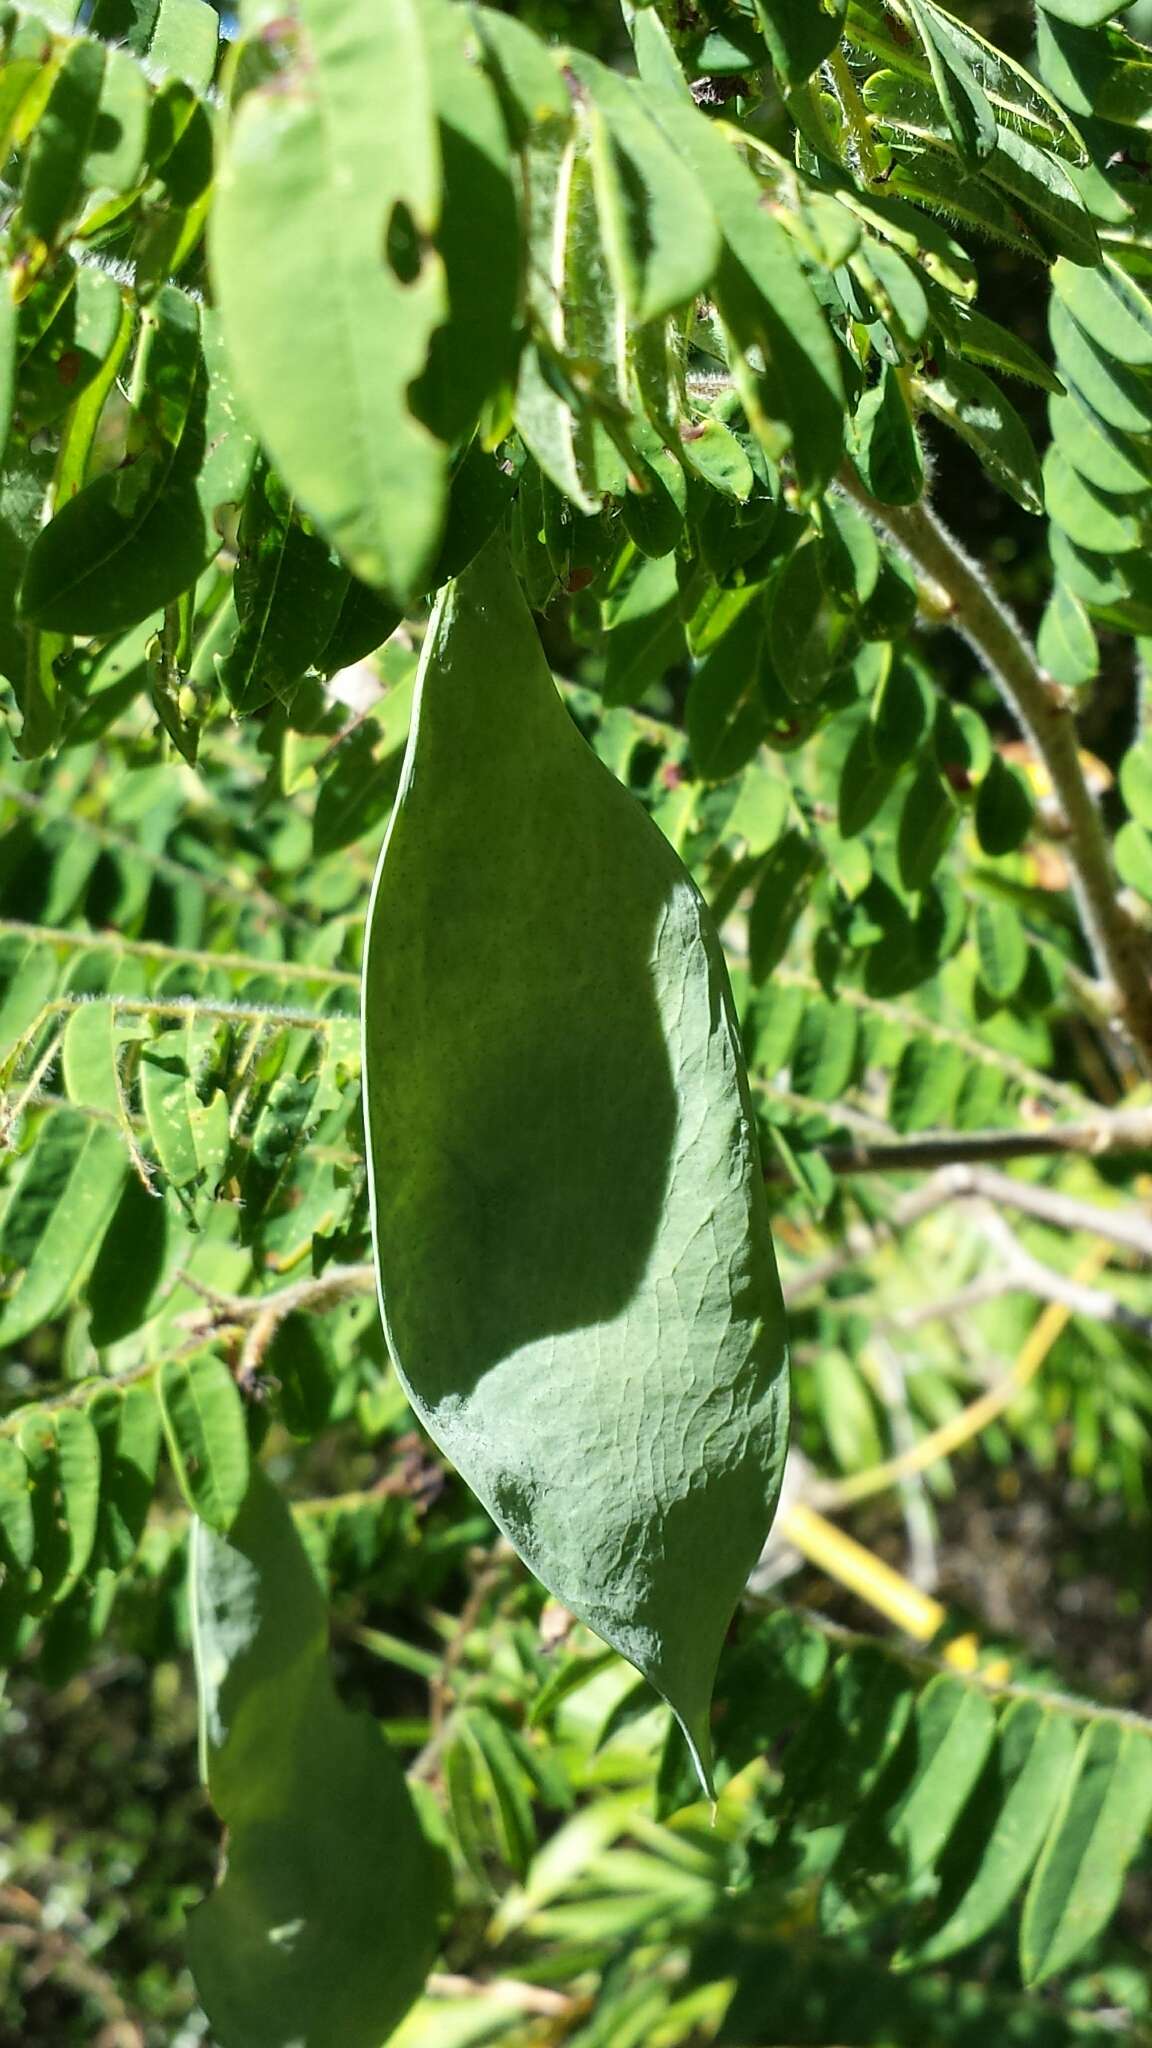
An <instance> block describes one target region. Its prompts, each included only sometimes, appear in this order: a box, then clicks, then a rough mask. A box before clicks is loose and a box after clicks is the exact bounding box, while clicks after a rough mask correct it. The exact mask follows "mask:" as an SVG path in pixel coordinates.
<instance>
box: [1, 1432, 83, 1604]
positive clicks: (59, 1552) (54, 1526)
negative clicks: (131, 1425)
mask: <svg viewBox="0 0 1152 2048" xmlns="http://www.w3.org/2000/svg"><path fill="white" fill-rule="evenodd" d="M19 1444H20V1449H21V1451H22V1452H23V1454H24V1457H25V1459H26V1460H27V1464H28V1474H29V1479H30V1481H31V1488H32V1494H31V1498H32V1518H33V1522H34V1525H35V1530H36V1551H35V1563H36V1568H37V1570H38V1571H39V1573H40V1576H41V1586H40V1592H39V1595H38V1601H37V1604H38V1605H39V1606H42V1607H43V1606H47V1605H48V1604H49V1603H50V1602H55V1601H59V1600H63V1599H64V1598H65V1597H66V1596H67V1595H68V1594H69V1593H70V1592H71V1591H72V1588H73V1586H74V1585H75V1584H76V1581H77V1580H78V1578H79V1577H80V1574H81V1572H82V1571H83V1570H84V1567H85V1565H86V1564H87V1562H88V1559H89V1557H90V1556H91V1554H92V1544H93V1542H94V1540H95V1536H96V1515H97V1509H98V1507H99V1501H100V1444H99V1440H98V1438H97V1435H96V1431H95V1430H94V1429H93V1427H92V1424H91V1423H90V1421H89V1420H88V1417H87V1415H86V1414H85V1413H84V1410H83V1409H82V1408H54V1409H51V1408H33V1409H31V1410H30V1411H29V1413H28V1414H27V1415H26V1416H25V1419H24V1421H23V1422H22V1423H21V1425H20V1434H19Z"/></svg>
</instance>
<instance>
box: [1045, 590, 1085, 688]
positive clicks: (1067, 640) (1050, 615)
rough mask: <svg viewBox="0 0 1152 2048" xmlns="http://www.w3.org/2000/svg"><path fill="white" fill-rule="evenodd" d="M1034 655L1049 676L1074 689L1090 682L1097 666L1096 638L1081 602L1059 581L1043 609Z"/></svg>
mask: <svg viewBox="0 0 1152 2048" xmlns="http://www.w3.org/2000/svg"><path fill="white" fill-rule="evenodd" d="M1036 652H1037V654H1038V655H1039V657H1040V660H1041V663H1042V664H1043V666H1044V668H1045V669H1046V670H1047V672H1048V674H1049V675H1050V676H1052V677H1053V679H1054V680H1055V681H1056V682H1058V683H1067V684H1068V685H1069V686H1070V687H1072V688H1075V687H1076V686H1077V685H1078V684H1080V683H1090V682H1092V681H1093V679H1094V677H1095V676H1096V673H1097V671H1098V669H1099V667H1100V656H1099V653H1098V651H1097V647H1096V635H1095V633H1094V632H1093V631H1092V625H1091V622H1090V620H1089V618H1088V614H1087V612H1086V611H1085V610H1084V607H1083V605H1082V604H1081V602H1080V599H1079V598H1078V597H1077V596H1076V593H1075V592H1074V591H1073V590H1071V589H1070V588H1069V587H1068V585H1067V584H1066V583H1064V582H1058V583H1057V584H1056V586H1055V588H1054V590H1053V592H1052V595H1051V597H1050V598H1049V600H1048V603H1047V605H1046V606H1045V609H1044V615H1043V617H1042V619H1041V621H1040V630H1039V632H1038V634H1037V636H1036Z"/></svg>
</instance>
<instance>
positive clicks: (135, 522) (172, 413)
mask: <svg viewBox="0 0 1152 2048" xmlns="http://www.w3.org/2000/svg"><path fill="white" fill-rule="evenodd" d="M199 325H200V322H199V312H198V308H197V306H196V304H195V302H194V301H193V300H192V299H190V298H189V297H188V296H187V295H186V294H185V293H184V292H180V291H177V290H176V288H175V287H174V286H165V287H164V289H163V290H162V291H161V292H159V293H158V294H157V296H156V298H155V299H154V300H153V301H152V303H151V305H150V306H149V307H148V308H147V309H146V311H145V315H144V332H143V334H142V338H141V341H140V343H139V344H138V346H139V347H140V348H141V349H145V350H146V351H147V358H146V370H145V372H144V376H143V380H142V381H143V383H144V393H143V397H142V399H141V402H140V406H139V408H138V419H139V423H140V427H141V430H142V438H143V440H144V446H143V447H142V449H141V452H140V453H139V455H138V456H137V458H136V460H135V462H133V463H132V464H130V465H128V466H125V467H124V468H121V469H117V470H114V471H113V472H112V473H111V474H109V475H104V476H101V477H98V478H97V479H96V481H95V482H94V483H90V484H89V485H88V486H87V487H86V488H85V489H84V490H82V491H79V492H78V493H77V495H76V496H75V497H74V498H71V499H70V500H69V501H68V502H67V503H66V504H64V505H62V506H61V507H60V509H59V510H58V512H57V514H56V517H55V518H54V519H52V520H51V521H50V522H49V524H48V525H47V526H46V527H45V528H44V530H43V532H42V533H40V534H39V535H38V536H37V539H36V541H35V542H34V544H33V546H32V548H31V551H30V553H29V556H28V563H27V566H26V568H25V571H24V582H23V586H22V589H21V595H20V601H21V606H22V609H23V612H24V616H25V617H26V618H27V619H28V620H29V621H30V622H31V623H32V624H33V625H37V626H42V627H47V628H48V629H49V630H51V631H52V632H59V633H84V634H105V633H107V634H112V633H120V632H123V631H125V630H126V629H127V628H128V627H129V626H134V625H136V624H137V623H138V622H139V621H140V620H141V619H144V618H147V617H148V616H149V614H150V613H152V612H155V611H157V610H158V609H160V607H162V606H163V605H165V604H169V603H171V602H172V600H173V599H174V598H176V597H178V596H179V594H180V592H181V591H183V590H185V589H187V588H188V587H189V585H191V584H192V583H194V582H195V580H196V577H197V576H198V575H199V573H200V570H201V569H202V568H203V566H204V562H205V559H206V558H207V556H208V555H210V554H211V553H212V552H213V550H214V546H215V545H216V538H217V537H213V539H212V540H211V541H209V540H208V539H207V537H206V534H205V524H204V516H203V511H202V509H201V505H200V500H199V496H198V494H197V489H196V477H197V472H198V470H199V468H200V463H201V460H202V458H203V454H204V438H205V423H204V401H205V380H204V373H203V369H202V359H201V352H200V338H199Z"/></svg>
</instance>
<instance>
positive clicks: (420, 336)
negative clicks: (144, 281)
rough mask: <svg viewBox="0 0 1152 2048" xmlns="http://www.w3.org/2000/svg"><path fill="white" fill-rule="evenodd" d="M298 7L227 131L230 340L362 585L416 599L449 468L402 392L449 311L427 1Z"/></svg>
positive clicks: (233, 358) (292, 483) (219, 273)
mask: <svg viewBox="0 0 1152 2048" xmlns="http://www.w3.org/2000/svg"><path fill="white" fill-rule="evenodd" d="M299 20H300V27H299V33H298V36H297V38H296V39H295V41H294V42H293V44H292V46H291V54H290V55H289V56H287V57H286V59H285V62H284V66H283V68H282V69H280V70H277V71H275V72H274V73H273V74H272V75H271V76H270V77H268V78H266V79H265V80H264V81H263V82H262V83H261V84H259V85H257V86H255V87H254V88H253V89H252V90H251V91H249V92H247V93H246V94H245V95H244V97H243V98H242V99H241V101H240V104H239V106H238V107H237V108H236V110H235V112H234V114H233V116H232V119H231V121H230V123H229V127H228V132H227V138H226V142H225V147H224V156H223V162H222V164H221V167H220V173H219V182H218V188H217V195H216V203H215V206H214V209H213V214H212V223H211V236H210V253H211V259H212V270H213V275H214V278H215V283H216V291H217V295H218V300H219V306H220V312H221V316H222V319H223V325H224V338H225V342H226V344H227V348H228V356H229V361H230V363H231V365H232V370H233V373H234V375H235V378H236V383H237V386H238V389H239V391H240V395H241V397H242V399H243V400H244V402H245V404H246V405H247V407H248V408H249V410H250V412H251V414H252V418H253V420H254V421H255V424H256V427H257V429H258V431H259V433H260V436H261V439H262V440H263V441H264V442H265V444H266V445H267V448H268V450H269V453H270V454H271V457H272V460H273V462H274V463H275V466H276V468H277V469H278V470H279V472H280V474H281V475H282V476H283V478H284V480H285V482H286V484H287V486H288V488H289V490H290V491H291V492H292V493H293V495H294V496H296V497H297V498H298V499H299V500H300V502H301V504H302V505H304V506H306V507H307V509H308V511H309V512H310V513H311V515H312V516H313V518H314V519H315V520H316V522H317V524H318V525H319V526H320V528H321V529H322V531H323V532H324V533H325V534H326V535H327V537H328V539H329V540H330V541H331V542H332V543H333V545H334V546H335V547H337V548H338V549H339V551H340V553H341V554H342V555H343V556H344V558H345V560H346V561H347V562H348V563H349V564H350V566H351V567H352V569H353V571H354V572H355V574H356V575H358V576H359V577H360V578H361V579H362V581H364V582H365V583H370V584H373V585H384V586H387V587H388V588H389V589H391V590H392V591H393V593H394V595H396V596H397V597H399V598H403V597H405V596H408V595H410V594H411V593H412V592H414V591H418V590H419V589H420V588H421V587H422V585H423V582H424V579H425V577H426V574H427V571H428V569H429V567H430V565H431V562H432V560H433V557H434V554H435V550H436V546H437V542H438V540H439V537H440V529H441V526H442V523H443V517H444V502H445V496H446V491H447V476H448V460H447V450H446V448H445V447H444V446H443V444H442V443H440V442H439V441H437V440H436V439H435V437H434V436H433V435H432V434H431V433H430V432H429V431H428V429H427V428H426V427H425V426H423V425H422V424H421V422H420V421H419V420H418V419H416V418H414V417H413V414H412V412H411V410H410V407H409V401H408V394H409V388H410V386H411V385H412V384H413V383H414V382H415V381H416V380H417V379H418V378H419V376H420V374H421V372H422V371H423V370H424V368H425V365H426V363H427V360H428V351H429V346H430V343H431V338H432V335H433V333H434V331H435V329H436V327H437V326H438V325H439V324H440V322H441V320H442V319H443V318H444V314H445V307H446V286H445V278H444V271H443V266H442V263H441V261H440V258H439V257H438V256H437V255H436V254H435V253H434V251H433V250H432V248H431V246H430V243H429V240H428V238H429V237H431V236H432V235H433V233H434V231H435V228H436V222H437V216H438V213H439V206H440V163H439V150H438V146H437V136H436V121H435V108H434V105H433V98H432V87H431V82H430V72H429V65H428V57H427V52H426V48H425V42H424V36H423V33H422V31H421V27H420V21H419V10H418V8H417V6H416V4H415V0H388V4H387V5H386V6H379V5H375V4H373V0H352V4H349V0H302V4H301V8H300V17H299ZM398 79H403V81H404V85H403V91H397V90H396V89H395V82H396V80H398ZM385 106H387V107H388V109H389V115H388V119H387V120H382V119H381V108H382V107H385Z"/></svg>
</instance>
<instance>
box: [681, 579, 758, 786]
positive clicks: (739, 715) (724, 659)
mask: <svg viewBox="0 0 1152 2048" xmlns="http://www.w3.org/2000/svg"><path fill="white" fill-rule="evenodd" d="M763 645H764V614H763V612H762V611H761V609H760V607H759V606H758V605H753V606H750V607H749V608H748V610H747V611H744V612H742V613H741V615H740V617H739V618H738V619H737V621H736V624H735V625H734V626H733V627H732V629H731V631H730V632H728V633H726V634H725V635H724V638H723V639H722V640H721V641H720V643H719V645H718V646H716V647H714V648H713V649H712V652H711V653H710V654H709V655H708V656H707V657H706V659H705V660H704V661H703V662H702V663H701V665H700V667H699V668H698V669H697V671H696V674H695V675H694V676H693V678H692V682H691V685H690V688H689V691H688V697H687V701H686V703H685V706H684V718H685V724H686V725H687V728H688V744H689V746H690V748H691V750H692V761H693V765H694V766H695V769H696V773H697V774H698V775H700V776H702V777H703V778H704V780H705V781H706V782H723V781H725V780H726V778H727V777H728V776H729V775H735V774H737V773H738V772H739V770H740V769H741V768H743V766H744V765H745V763H746V762H747V761H749V760H751V758H752V755H753V754H754V753H755V751H756V748H757V747H758V746H759V744H760V741H761V740H762V739H763V737H764V733H765V730H766V728H767V724H768V720H767V715H766V711H765V705H764V697H763V693H762V691H761V688H760V657H761V652H762V649H763Z"/></svg>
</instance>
